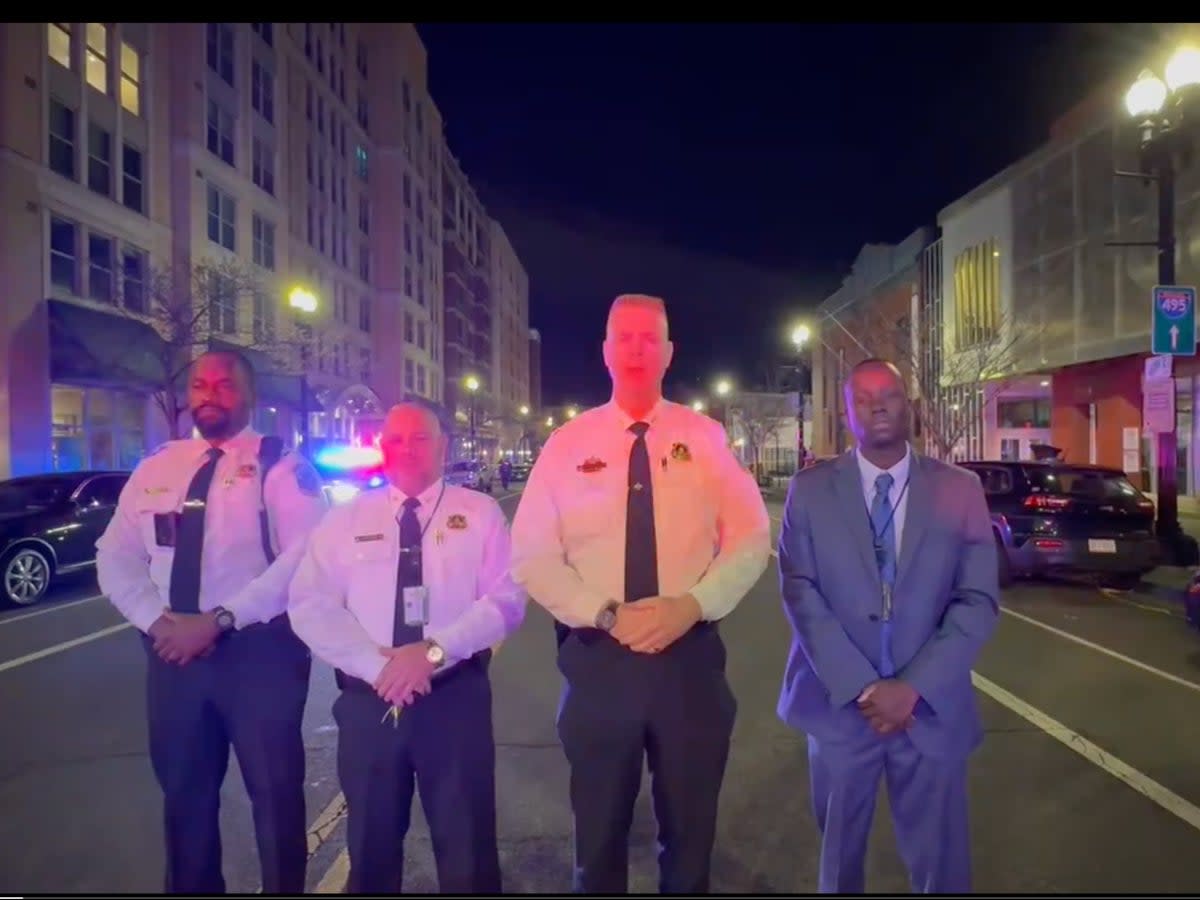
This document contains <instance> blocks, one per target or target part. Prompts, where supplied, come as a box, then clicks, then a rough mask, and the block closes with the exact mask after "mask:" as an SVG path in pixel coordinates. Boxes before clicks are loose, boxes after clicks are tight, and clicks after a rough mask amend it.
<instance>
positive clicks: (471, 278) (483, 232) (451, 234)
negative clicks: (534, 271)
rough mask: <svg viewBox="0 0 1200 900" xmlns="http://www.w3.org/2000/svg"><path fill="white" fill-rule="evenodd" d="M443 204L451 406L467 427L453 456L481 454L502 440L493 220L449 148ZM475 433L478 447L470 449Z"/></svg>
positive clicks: (447, 390) (445, 154)
mask: <svg viewBox="0 0 1200 900" xmlns="http://www.w3.org/2000/svg"><path fill="white" fill-rule="evenodd" d="M442 200H443V206H442V222H443V234H442V258H443V266H442V268H443V271H444V273H445V275H444V288H443V304H444V308H445V322H446V328H445V354H446V355H445V377H446V381H445V397H446V405H447V406H448V407H449V408H450V409H451V410H452V411H453V413H454V418H455V422H456V423H457V424H458V426H459V428H460V429H461V430H460V434H459V437H458V438H457V439H456V442H455V446H454V447H453V448H452V450H453V452H454V453H455V454H456V455H476V454H477V453H478V451H479V449H480V445H481V446H482V447H483V448H485V449H488V448H490V447H491V446H492V445H493V444H494V443H495V440H496V433H495V429H494V428H492V427H491V424H490V423H491V413H493V412H494V406H495V400H496V388H497V382H496V380H495V378H494V372H493V370H492V366H493V353H492V339H493V337H492V336H493V325H492V322H493V307H492V291H491V286H490V284H489V276H490V275H491V254H490V245H491V220H490V219H489V218H488V214H487V210H486V209H484V206H483V203H482V202H481V201H480V199H479V197H478V195H477V194H476V193H475V190H474V188H472V187H471V183H470V181H469V180H468V179H467V176H466V174H465V173H464V172H463V170H462V167H461V166H460V165H459V164H458V160H457V159H455V158H454V156H453V155H452V154H451V153H450V152H449V151H448V150H446V151H444V152H443V164H442ZM472 379H474V380H472ZM468 385H475V389H474V390H470V389H469V388H468ZM469 434H473V435H474V436H475V439H476V440H477V441H478V445H477V446H474V447H468V446H467V444H468V443H469V441H468V440H467V435H469Z"/></svg>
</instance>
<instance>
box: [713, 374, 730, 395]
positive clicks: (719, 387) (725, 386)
mask: <svg viewBox="0 0 1200 900" xmlns="http://www.w3.org/2000/svg"><path fill="white" fill-rule="evenodd" d="M713 390H714V391H715V392H716V395H717V396H718V397H728V396H729V392H730V391H732V390H733V384H732V383H731V382H730V380H729V379H728V378H721V379H718V380H717V383H716V386H715V387H714V388H713Z"/></svg>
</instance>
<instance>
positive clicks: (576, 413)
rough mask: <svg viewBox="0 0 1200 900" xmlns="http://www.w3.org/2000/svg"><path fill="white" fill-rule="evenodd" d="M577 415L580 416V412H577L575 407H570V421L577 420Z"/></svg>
mask: <svg viewBox="0 0 1200 900" xmlns="http://www.w3.org/2000/svg"><path fill="white" fill-rule="evenodd" d="M577 415H579V410H577V409H576V408H575V407H573V406H568V407H567V418H568V419H573V418H575V417H576V416H577Z"/></svg>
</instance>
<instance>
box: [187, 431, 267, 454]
mask: <svg viewBox="0 0 1200 900" xmlns="http://www.w3.org/2000/svg"><path fill="white" fill-rule="evenodd" d="M261 438H262V435H260V434H259V433H258V432H257V431H255V430H254V429H253V428H251V427H250V426H249V425H247V426H246V427H245V428H243V429H242V430H241V431H239V432H238V433H237V434H235V435H234V436H233V437H231V438H230V439H229V440H227V441H226V442H225V443H224V444H222V445H221V450H222V452H223V453H224V454H225V455H226V456H229V455H231V454H232V455H234V456H243V455H245V454H246V453H247V452H248V453H250V455H252V456H254V455H257V454H258V443H259V441H260V440H261ZM192 444H193V446H194V447H195V450H196V457H197V458H198V459H199V458H202V457H203V456H205V455H206V454H207V453H208V451H209V448H210V447H212V444H210V443H209V442H208V441H206V440H205V439H204V438H192Z"/></svg>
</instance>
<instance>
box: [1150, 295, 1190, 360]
mask: <svg viewBox="0 0 1200 900" xmlns="http://www.w3.org/2000/svg"><path fill="white" fill-rule="evenodd" d="M1153 297H1154V304H1153V319H1152V325H1151V329H1150V352H1151V353H1154V354H1157V355H1160V356H1195V355H1196V289H1195V288H1194V287H1189V286H1185V285H1171V284H1160V285H1155V287H1154V293H1153Z"/></svg>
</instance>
